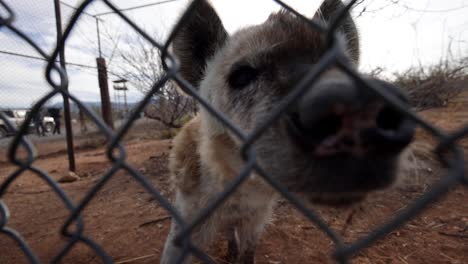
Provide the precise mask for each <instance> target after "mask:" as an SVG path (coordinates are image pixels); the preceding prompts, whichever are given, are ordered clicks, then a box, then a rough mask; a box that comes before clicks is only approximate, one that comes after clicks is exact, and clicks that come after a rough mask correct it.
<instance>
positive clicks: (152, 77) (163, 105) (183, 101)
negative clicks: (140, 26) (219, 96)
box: [113, 36, 197, 128]
mask: <svg viewBox="0 0 468 264" xmlns="http://www.w3.org/2000/svg"><path fill="white" fill-rule="evenodd" d="M119 39H120V38H119ZM116 41H119V40H116ZM124 42H125V43H124V44H120V45H115V46H116V47H118V48H116V50H115V54H114V56H115V58H114V61H113V64H114V65H113V68H114V72H116V73H117V74H118V75H119V77H120V78H123V79H126V80H128V81H129V82H130V83H131V84H132V85H133V86H134V87H135V88H136V89H138V90H139V91H141V92H143V93H148V91H149V90H150V89H151V88H152V86H153V85H154V84H155V83H156V82H158V81H159V80H160V79H161V77H162V76H163V74H164V70H163V68H162V64H161V51H160V50H159V49H157V48H156V47H154V46H153V45H151V44H150V43H147V42H146V41H145V40H144V39H143V38H142V37H140V36H138V37H136V38H128V39H126V40H124ZM196 111H197V108H196V105H195V101H194V100H193V99H192V98H191V97H188V96H184V95H182V94H181V93H179V92H178V91H177V87H176V85H175V84H174V83H173V82H167V83H166V84H165V85H164V86H163V87H161V88H160V89H159V90H158V91H157V92H156V93H155V94H154V95H153V100H152V102H151V104H150V105H148V107H147V108H146V110H145V115H146V116H147V117H149V118H152V119H155V120H158V121H160V122H161V123H162V124H164V125H165V126H167V127H170V128H179V127H181V126H182V125H183V124H182V123H183V121H184V119H186V117H190V116H193V115H194V114H195V113H196Z"/></svg>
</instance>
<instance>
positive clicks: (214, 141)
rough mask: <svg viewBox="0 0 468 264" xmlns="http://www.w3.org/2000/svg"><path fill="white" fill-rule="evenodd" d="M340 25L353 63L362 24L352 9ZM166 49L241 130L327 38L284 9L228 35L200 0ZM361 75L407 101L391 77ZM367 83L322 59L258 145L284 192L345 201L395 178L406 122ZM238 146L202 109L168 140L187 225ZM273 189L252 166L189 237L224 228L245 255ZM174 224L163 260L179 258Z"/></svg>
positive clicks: (287, 88)
mask: <svg viewBox="0 0 468 264" xmlns="http://www.w3.org/2000/svg"><path fill="white" fill-rule="evenodd" d="M343 7H344V5H343V3H342V2H341V1H339V0H326V1H325V2H324V3H323V4H322V5H321V7H320V9H319V11H318V12H317V14H316V15H315V16H314V17H313V19H315V20H321V21H322V22H325V23H329V22H330V20H331V19H332V18H333V17H335V16H336V14H337V13H338V12H339V11H340V10H341V9H342V8H343ZM336 32H337V34H338V38H337V41H339V45H340V46H341V53H342V54H343V57H346V58H347V60H348V61H349V63H350V64H351V65H353V67H357V64H358V61H359V40H358V33H357V30H356V26H355V24H354V22H353V20H352V18H351V17H350V15H349V14H345V17H344V19H343V20H342V23H341V25H340V26H339V27H338V28H337V31H336ZM173 50H174V53H175V55H176V56H177V58H178V59H179V60H180V67H181V68H180V74H181V75H182V77H183V78H184V79H186V80H187V81H188V82H190V83H191V84H192V85H193V86H194V87H195V88H197V89H198V92H199V93H200V94H201V96H202V97H203V98H204V99H205V100H206V101H207V102H208V103H209V104H211V105H212V106H213V107H214V108H215V109H217V110H218V111H220V112H222V113H223V114H224V115H225V116H227V117H229V118H230V120H232V122H234V123H235V124H236V125H237V126H238V127H239V128H240V129H241V130H242V131H243V132H244V133H246V134H249V133H250V132H252V131H254V129H255V128H256V127H258V126H259V124H262V121H264V120H265V119H267V118H268V117H269V116H270V115H271V113H272V112H273V111H274V110H275V108H276V107H277V106H278V105H279V104H280V103H281V102H282V100H284V98H285V96H287V95H288V94H289V93H290V92H291V91H292V90H293V89H294V87H296V85H297V84H298V83H299V82H300V81H301V80H302V79H303V77H304V75H305V74H306V73H307V72H308V71H310V70H311V69H312V68H313V67H314V65H316V64H317V63H318V62H319V61H320V59H321V57H322V56H323V54H325V52H326V51H327V44H326V41H325V38H324V36H323V34H321V33H319V32H318V31H316V30H315V29H313V28H312V27H311V26H310V25H309V24H308V23H306V22H305V21H304V20H302V19H300V18H298V17H296V16H294V15H293V14H291V13H289V12H287V11H279V12H277V13H273V14H271V15H270V17H269V18H268V19H267V20H266V21H265V22H264V23H263V24H260V25H256V26H250V27H247V28H243V29H241V30H239V31H237V32H236V33H235V34H233V35H231V36H229V35H228V34H227V32H226V30H225V29H224V27H223V25H222V23H221V20H220V19H219V17H218V15H217V14H216V12H215V10H214V9H213V8H212V7H211V5H210V4H209V3H208V2H207V1H206V0H201V1H198V2H197V4H196V6H195V8H194V10H193V13H192V14H191V15H190V17H189V18H188V20H187V21H186V23H185V24H184V26H182V28H181V30H180V31H179V32H178V33H177V36H176V38H175V40H174V43H173ZM363 78H365V79H366V80H367V81H368V82H371V83H374V84H375V85H377V86H379V87H380V88H382V89H384V90H385V91H386V92H388V93H390V94H392V95H393V96H395V97H397V98H400V99H401V101H402V102H403V103H405V104H407V100H406V97H405V96H404V95H403V93H402V92H401V91H399V90H398V89H397V88H396V87H394V86H392V85H391V84H389V83H386V82H384V81H381V80H377V79H374V78H371V77H365V76H364V77H363ZM364 86H365V85H363V84H362V83H360V82H358V81H356V80H354V79H353V78H350V77H349V76H348V75H347V74H345V73H343V72H342V71H341V70H339V69H338V68H337V67H336V66H332V67H329V68H328V69H327V70H326V71H325V72H324V73H322V74H321V75H320V77H319V78H318V79H317V81H316V82H314V83H313V84H312V85H311V86H310V87H308V90H307V92H306V93H305V94H304V95H303V96H301V97H300V98H299V99H298V100H297V101H295V102H294V103H293V104H292V105H291V106H290V107H289V108H288V109H287V111H286V112H285V113H283V114H282V115H281V117H280V118H279V119H278V120H276V121H275V122H274V123H272V124H271V125H270V126H269V127H268V129H266V130H265V131H264V133H263V134H262V135H261V136H260V137H259V138H258V139H257V140H256V141H255V142H254V144H253V151H254V152H255V154H256V161H257V163H258V165H259V166H260V167H261V168H263V170H264V171H266V172H267V173H268V174H269V175H270V176H271V177H272V178H273V179H275V180H276V181H277V182H279V183H280V184H282V185H283V186H285V187H286V188H287V189H288V190H289V191H290V192H293V193H295V194H297V195H300V196H301V197H303V198H304V199H305V200H308V201H311V202H315V203H322V204H328V205H343V204H351V203H353V202H356V201H360V200H362V199H363V198H364V197H365V196H366V194H368V193H369V192H371V191H374V190H378V189H382V188H385V187H388V186H389V185H391V184H392V183H393V182H394V180H395V178H396V174H397V173H396V172H397V170H398V167H399V160H400V157H401V153H402V151H403V150H404V148H405V147H406V146H407V145H408V144H409V143H410V142H411V140H412V138H413V135H414V123H413V122H412V121H411V120H409V119H408V118H407V117H405V116H404V115H402V114H401V113H400V112H399V111H397V110H396V109H395V108H394V107H392V106H391V105H389V104H387V103H386V102H385V101H384V100H383V99H381V98H380V97H379V96H377V95H376V94H375V93H374V92H372V91H371V90H370V89H367V88H366V87H364ZM408 107H409V106H408ZM242 143H243V142H242V141H241V140H239V139H238V138H237V137H236V135H234V134H233V133H232V131H230V130H229V129H228V128H226V127H225V126H224V125H222V124H221V123H220V122H219V121H218V120H217V119H216V118H215V117H213V116H212V115H211V114H210V113H208V112H207V111H206V110H204V109H201V110H200V114H199V115H198V116H197V117H195V118H194V119H193V120H192V121H191V122H189V123H188V124H187V125H185V126H184V128H183V129H182V130H181V132H180V133H179V134H178V135H177V137H176V138H175V139H174V141H173V149H172V152H171V156H170V170H171V177H172V181H173V183H174V186H175V192H176V198H175V206H176V208H177V209H178V210H179V211H180V213H181V215H182V216H183V217H184V218H185V220H186V221H187V222H190V221H191V220H193V219H194V218H195V217H196V216H197V214H198V213H200V211H201V210H202V209H203V208H205V207H206V206H207V205H208V204H209V202H210V201H212V200H213V199H214V197H216V196H217V195H219V193H221V192H222V191H223V190H224V188H225V187H226V186H227V184H229V183H230V182H231V181H232V180H233V179H234V178H235V177H236V176H237V175H238V173H239V171H240V170H241V168H242V167H243V165H245V162H244V160H243V159H242V157H241V155H240V148H241V146H242ZM275 197H276V195H275V191H274V190H273V189H272V187H270V186H269V185H268V184H267V183H266V182H265V181H264V180H263V179H262V178H261V177H260V176H259V175H257V174H256V173H255V172H252V174H251V175H250V176H249V178H248V180H247V181H246V182H244V183H243V184H242V185H241V187H240V188H239V189H238V190H237V191H236V192H235V193H234V194H233V195H232V196H231V197H229V198H228V199H227V201H225V203H223V205H222V206H221V207H220V208H218V209H217V210H216V211H215V213H214V214H213V215H211V216H210V217H209V218H208V219H207V220H206V221H204V223H203V224H201V225H200V226H199V227H197V228H196V230H195V232H193V233H192V235H191V239H192V242H193V243H194V244H195V245H197V246H200V247H203V246H206V245H207V244H208V243H210V242H212V241H213V239H214V235H215V234H216V233H218V232H223V231H226V232H227V233H228V236H229V241H230V242H229V256H228V257H229V261H230V262H231V263H253V261H254V249H255V245H256V243H257V241H258V238H259V236H260V234H261V233H262V230H263V228H264V225H265V223H266V222H267V221H268V219H269V217H270V215H271V212H272V207H273V205H274V202H275ZM179 231H180V226H179V225H177V223H176V222H175V221H173V222H172V225H171V230H170V233H169V236H168V238H167V241H166V244H165V247H164V252H163V256H162V260H161V262H162V263H165V264H168V263H176V262H177V260H178V259H179V257H180V254H181V252H182V251H181V249H180V248H179V247H177V246H176V245H175V244H174V240H175V237H176V236H177V234H178V233H179ZM185 262H190V260H189V259H186V260H185ZM185 262H184V263H185Z"/></svg>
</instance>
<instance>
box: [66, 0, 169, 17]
mask: <svg viewBox="0 0 468 264" xmlns="http://www.w3.org/2000/svg"><path fill="white" fill-rule="evenodd" d="M175 1H178V0H165V1H159V2H155V3H150V4H144V5H138V6H132V7H127V8H122V9H119V11H120V12H125V11H131V10H135V9H140V8H145V7H150V6H156V5H161V4H166V3H170V2H175ZM60 3H61V4H62V5H64V6H66V7H69V8H71V9H74V10H78V8H76V7H74V6H72V5H70V4H68V3H66V2H64V1H60ZM82 13H83V14H85V15H88V16H91V17H94V18H96V19H97V18H98V17H100V16H105V15H111V14H115V13H116V12H115V11H109V12H103V13H98V14H94V15H93V14H90V13H86V12H82Z"/></svg>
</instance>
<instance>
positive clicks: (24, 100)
mask: <svg viewBox="0 0 468 264" xmlns="http://www.w3.org/2000/svg"><path fill="white" fill-rule="evenodd" d="M158 1H160V0H114V1H113V2H114V3H115V4H116V5H118V6H119V8H129V7H133V6H139V5H145V4H151V3H155V2H158ZM5 2H6V3H7V4H8V5H10V6H11V7H12V9H13V10H14V11H15V12H16V15H17V16H16V19H17V20H16V21H15V25H17V26H18V27H19V28H20V29H22V30H23V31H25V32H26V33H27V35H28V36H30V37H31V39H33V40H34V41H35V42H36V43H38V44H39V45H40V46H41V47H42V48H43V49H45V50H46V51H48V52H50V51H51V50H52V48H53V47H54V46H55V32H56V31H55V20H54V7H53V1H52V0H8V1H5ZM62 2H64V3H66V4H69V5H71V6H78V5H79V3H81V1H79V0H62ZM188 2H189V1H187V0H180V1H174V2H168V3H165V4H161V5H157V6H151V7H146V8H141V9H136V10H132V11H126V12H125V14H127V15H128V16H129V17H130V18H132V19H133V21H135V22H136V23H137V24H138V25H139V26H141V27H143V28H144V29H146V30H147V31H148V32H149V33H151V34H152V35H155V36H158V38H159V39H160V40H161V42H163V39H164V38H165V36H167V33H168V32H169V30H170V28H171V26H172V25H174V23H175V22H176V21H177V19H178V17H179V16H180V13H181V12H182V11H183V10H184V8H185V7H186V5H187V3H188ZM212 2H213V4H214V6H215V8H216V9H217V11H218V12H219V15H220V17H221V19H222V21H223V23H224V25H225V27H226V28H227V29H228V31H229V32H234V31H235V30H237V29H238V28H240V27H242V26H246V25H252V24H258V23H262V22H263V21H264V20H265V19H266V18H267V17H268V15H269V14H270V13H271V12H272V11H274V10H278V9H279V6H278V5H277V4H275V3H274V2H273V1H271V0H235V1H233V0H212ZM285 2H287V3H289V4H290V5H292V6H293V7H295V8H296V9H297V10H298V11H300V12H301V13H303V14H305V15H308V16H312V15H313V14H314V13H315V10H316V9H317V8H318V6H319V5H320V1H319V0H317V1H313V0H290V1H285ZM363 5H366V6H368V7H367V11H368V12H365V13H364V14H363V15H362V16H360V17H358V18H357V19H356V21H357V24H358V27H359V29H360V35H361V45H362V63H361V68H362V69H363V70H365V71H368V70H370V69H373V68H376V67H383V68H385V69H386V70H387V71H388V72H395V71H403V70H405V69H407V68H409V67H412V66H415V65H419V64H422V65H429V64H433V63H436V62H437V61H439V60H440V59H441V58H444V57H447V56H448V54H451V55H452V56H454V57H460V56H467V53H468V42H467V41H468V0H445V1H442V0H401V1H400V4H398V5H392V4H391V0H367V1H365V2H364V3H363V4H362V5H361V6H358V7H357V8H356V9H355V11H354V15H355V16H357V15H358V14H359V13H360V11H361V10H362V7H363ZM107 11H109V9H108V8H107V7H105V6H104V5H103V4H102V3H101V2H100V1H95V3H93V4H92V5H91V6H90V7H89V8H88V9H87V10H86V12H88V13H90V14H97V13H102V12H107ZM72 12H73V9H71V8H69V7H67V6H65V5H62V13H63V20H64V23H63V24H66V21H67V20H68V18H69V17H70V15H71V14H72ZM3 13H4V12H3V10H0V14H3ZM101 18H102V23H101V29H102V31H103V36H102V41H103V43H102V49H103V53H104V57H105V58H106V59H107V60H108V63H109V70H110V71H111V72H112V71H117V68H118V64H119V60H118V58H117V57H116V56H115V53H113V51H114V50H115V48H117V49H121V50H128V49H131V48H134V47H133V45H132V39H134V38H135V36H136V35H135V33H134V32H133V31H132V30H131V29H130V28H129V27H128V26H127V25H126V24H125V23H124V21H122V20H121V19H119V18H118V17H117V16H116V15H113V14H110V15H105V16H102V17H101ZM109 37H112V38H114V39H119V40H120V41H119V42H118V45H117V47H116V46H115V42H112V41H109ZM449 46H450V53H449ZM2 51H3V52H5V51H6V52H14V53H20V54H26V55H31V56H38V54H37V53H35V52H34V51H33V50H32V49H31V48H30V47H29V46H28V45H27V44H25V43H24V41H21V40H20V39H18V38H17V37H15V36H14V35H13V34H12V33H11V32H9V31H8V30H7V29H5V28H0V60H1V65H0V67H1V68H0V80H1V83H2V84H1V86H0V107H27V106H29V105H30V104H31V102H33V101H34V100H37V99H38V98H39V97H40V96H41V95H42V94H44V93H45V92H47V91H48V89H50V86H49V85H48V84H47V82H45V80H44V63H43V62H41V61H40V60H32V59H25V58H20V57H16V56H12V55H6V54H2V53H1V52H2ZM112 54H114V56H112ZM96 56H97V37H96V26H95V20H94V19H93V18H91V17H88V16H86V15H83V16H82V18H81V19H80V21H79V23H78V25H77V26H76V28H75V29H74V31H73V34H72V37H71V38H70V39H69V41H68V42H67V49H66V58H67V62H70V63H78V64H83V65H88V66H91V67H93V66H95V64H96V62H95V58H96ZM68 73H69V76H70V91H71V92H72V93H73V94H75V95H77V96H78V97H79V98H80V99H82V100H85V101H98V100H99V88H98V83H97V73H96V70H95V69H93V68H84V67H76V66H68ZM115 79H116V77H115V76H112V74H110V81H112V80H115ZM110 88H112V83H110ZM131 88H132V89H131V90H130V92H129V100H130V101H137V100H138V99H139V98H141V93H140V92H138V91H136V89H134V88H133V87H132V86H131ZM111 90H112V89H111ZM111 97H112V98H113V94H112V91H111Z"/></svg>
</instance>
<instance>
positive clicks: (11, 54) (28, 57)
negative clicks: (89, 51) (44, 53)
mask: <svg viewBox="0 0 468 264" xmlns="http://www.w3.org/2000/svg"><path fill="white" fill-rule="evenodd" d="M0 54H6V55H10V56H16V57H22V58H27V59H34V60H41V61H48V60H47V59H46V58H42V57H37V56H32V55H26V54H21V53H16V52H11V51H5V50H0ZM56 62H58V61H56ZM66 64H68V65H71V66H77V67H83V68H89V69H97V67H96V66H89V65H84V64H79V63H73V62H67V63H66Z"/></svg>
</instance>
